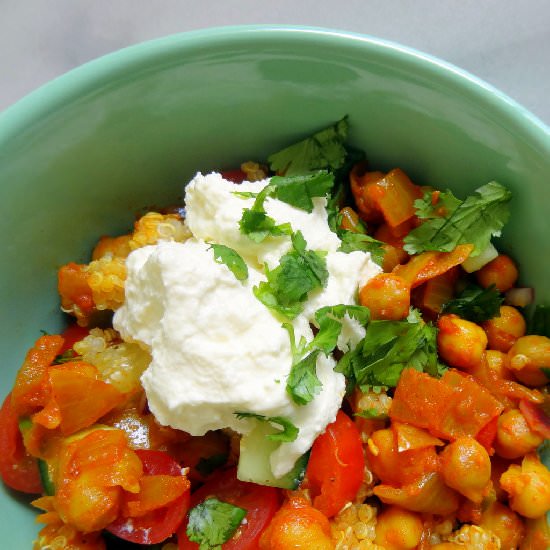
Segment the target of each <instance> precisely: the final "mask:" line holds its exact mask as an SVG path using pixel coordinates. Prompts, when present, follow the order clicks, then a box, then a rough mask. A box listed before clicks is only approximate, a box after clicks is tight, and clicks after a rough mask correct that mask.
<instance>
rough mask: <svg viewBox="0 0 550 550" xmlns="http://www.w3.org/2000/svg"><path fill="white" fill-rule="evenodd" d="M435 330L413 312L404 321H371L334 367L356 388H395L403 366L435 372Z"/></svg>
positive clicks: (437, 364) (436, 370) (436, 364)
mask: <svg viewBox="0 0 550 550" xmlns="http://www.w3.org/2000/svg"><path fill="white" fill-rule="evenodd" d="M436 335H437V329H436V328H435V327H434V326H433V325H431V324H427V323H424V322H423V321H422V319H421V318H420V316H419V315H418V314H417V313H416V312H414V311H413V313H412V314H411V315H409V317H408V318H407V320H406V321H371V322H370V323H369V325H368V327H367V332H366V335H365V338H364V339H363V340H362V341H361V342H360V343H359V344H358V345H357V346H356V348H355V349H353V350H350V351H349V352H347V353H346V354H344V356H343V357H342V359H340V361H339V363H338V365H337V366H336V371H337V372H342V373H343V374H344V375H346V377H348V378H350V379H351V380H352V382H353V383H354V384H357V385H372V386H376V385H383V386H389V387H395V386H396V385H397V382H398V380H399V377H400V376H401V372H402V371H403V369H404V368H405V367H412V368H414V369H417V370H420V371H424V372H427V373H429V374H431V375H432V376H437V375H438V373H439V368H440V364H439V363H438V360H437V351H436V350H437V345H436Z"/></svg>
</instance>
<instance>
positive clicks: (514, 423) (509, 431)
mask: <svg viewBox="0 0 550 550" xmlns="http://www.w3.org/2000/svg"><path fill="white" fill-rule="evenodd" d="M542 441H543V438H542V436H540V435H539V434H537V433H536V432H534V431H533V430H531V428H530V427H529V424H527V420H525V417H524V416H523V414H521V412H520V411H519V410H518V409H512V410H511V411H507V412H505V413H503V414H501V415H500V416H499V419H498V425H497V435H496V438H495V442H494V447H495V451H496V453H497V454H498V455H499V456H501V457H502V458H519V457H520V456H523V455H524V454H526V453H529V452H531V451H534V450H535V449H536V448H537V447H538V446H539V445H540V444H541V443H542Z"/></svg>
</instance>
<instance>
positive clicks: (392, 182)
mask: <svg viewBox="0 0 550 550" xmlns="http://www.w3.org/2000/svg"><path fill="white" fill-rule="evenodd" d="M366 194H367V195H368V196H369V198H370V200H371V201H372V202H373V203H374V204H375V205H376V207H377V208H378V210H380V211H381V212H382V215H383V216H384V219H385V220H386V222H387V223H388V224H389V225H390V226H391V227H397V226H398V225H400V224H402V223H404V222H406V221H407V220H410V219H411V218H412V217H413V216H414V215H415V212H416V211H415V208H414V201H415V200H416V199H419V198H421V197H422V190H421V189H420V187H418V186H417V185H414V184H413V183H412V182H411V180H410V179H409V178H408V176H407V174H405V172H403V170H401V169H399V168H395V169H394V170H391V171H390V172H388V173H387V174H386V175H385V176H384V177H383V178H382V179H380V180H379V181H377V182H376V184H375V185H371V186H369V187H367V189H366Z"/></svg>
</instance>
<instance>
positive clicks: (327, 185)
mask: <svg viewBox="0 0 550 550" xmlns="http://www.w3.org/2000/svg"><path fill="white" fill-rule="evenodd" d="M269 185H270V186H273V187H274V190H273V192H272V196H274V197H276V198H277V199H279V200H280V201H283V202H285V203H287V204H290V205H291V206H295V207H296V208H300V209H301V210H305V211H306V212H312V211H313V201H312V198H313V197H325V196H327V195H328V193H329V192H330V190H331V189H332V187H333V185H334V176H333V175H332V174H329V173H328V172H326V171H319V172H315V173H313V174H305V175H296V176H274V177H272V178H271V181H270V182H269Z"/></svg>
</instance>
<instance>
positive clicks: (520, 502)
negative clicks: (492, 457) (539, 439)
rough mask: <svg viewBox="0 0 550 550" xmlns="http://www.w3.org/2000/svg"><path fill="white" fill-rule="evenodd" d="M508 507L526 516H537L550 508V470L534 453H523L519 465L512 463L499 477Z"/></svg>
mask: <svg viewBox="0 0 550 550" xmlns="http://www.w3.org/2000/svg"><path fill="white" fill-rule="evenodd" d="M500 485H501V487H502V488H503V489H504V490H505V491H506V492H507V493H508V496H509V504H510V508H511V509H512V510H514V511H516V512H517V513H518V514H521V515H522V516H524V517H526V518H532V519H535V518H539V517H541V516H542V515H544V514H546V512H548V510H550V471H549V470H548V469H547V468H546V466H544V465H543V464H541V462H540V460H539V458H538V456H537V454H536V453H529V454H527V455H525V457H524V458H523V461H522V462H521V466H518V465H517V464H512V465H511V466H510V467H509V468H508V470H506V471H505V472H504V473H503V474H502V476H501V477H500Z"/></svg>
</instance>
